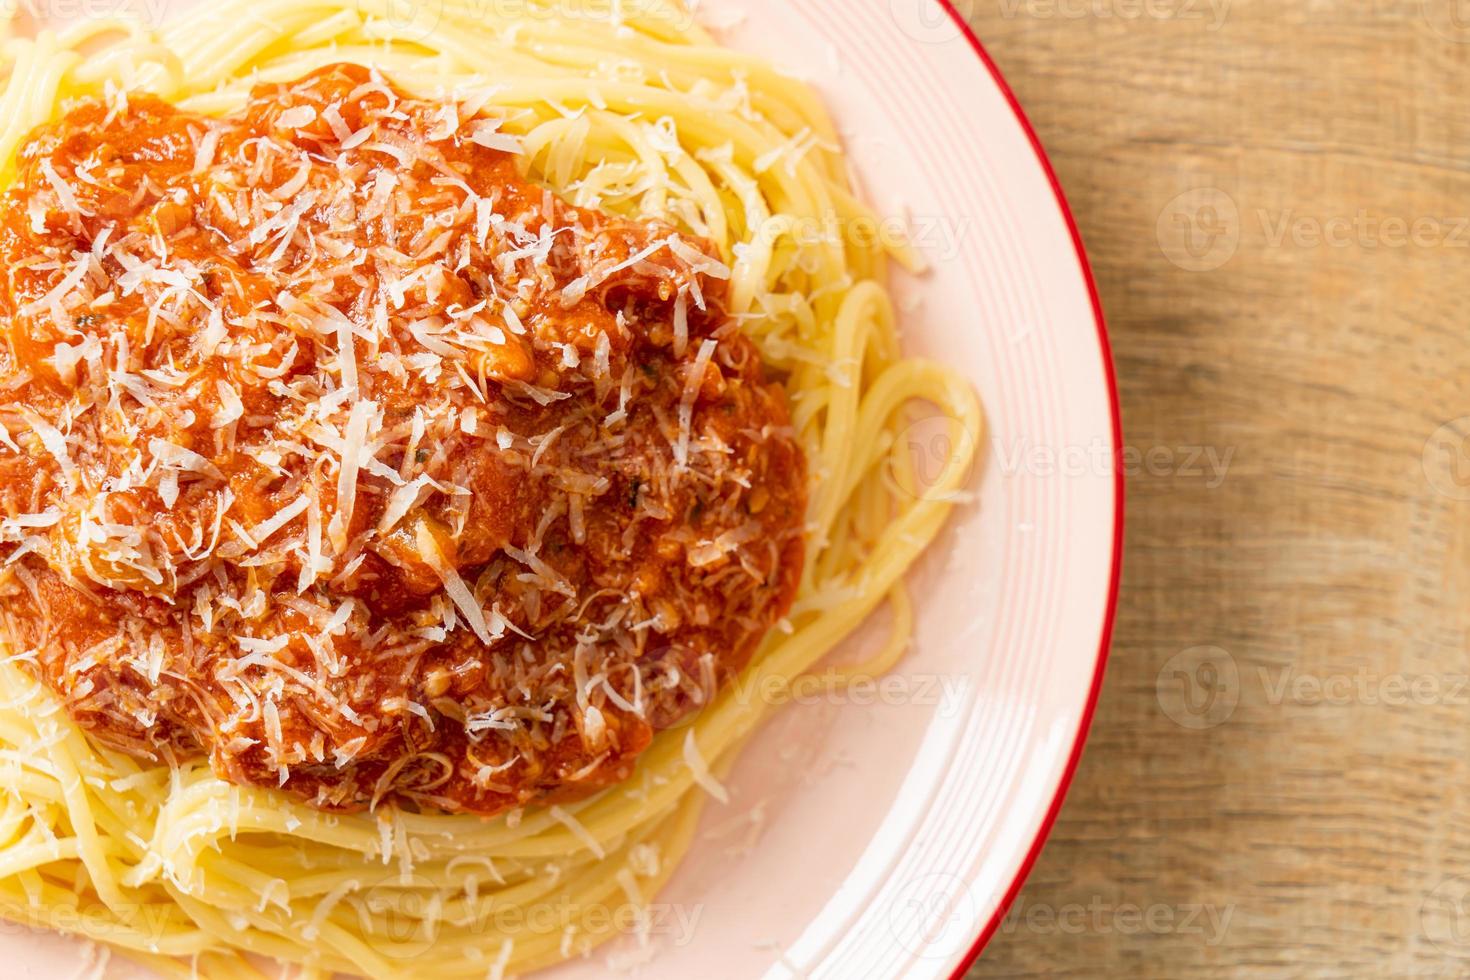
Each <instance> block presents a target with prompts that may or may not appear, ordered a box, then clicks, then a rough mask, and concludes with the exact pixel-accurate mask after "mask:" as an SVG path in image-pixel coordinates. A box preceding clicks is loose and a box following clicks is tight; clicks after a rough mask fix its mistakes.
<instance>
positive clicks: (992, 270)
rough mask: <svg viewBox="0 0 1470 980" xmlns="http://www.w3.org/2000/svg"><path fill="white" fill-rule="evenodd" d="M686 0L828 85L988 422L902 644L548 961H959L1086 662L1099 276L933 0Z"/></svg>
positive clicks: (981, 919) (1013, 110) (982, 72)
mask: <svg viewBox="0 0 1470 980" xmlns="http://www.w3.org/2000/svg"><path fill="white" fill-rule="evenodd" d="M405 2H410V0H405ZM483 2H494V0H483ZM97 5H101V6H105V7H107V10H106V11H105V12H106V13H116V12H118V11H124V12H132V13H134V14H141V15H142V16H144V17H145V18H149V19H153V20H154V22H157V18H159V17H162V16H167V15H168V13H169V12H170V11H171V10H173V9H178V8H181V7H182V6H183V5H184V3H183V0H95V2H92V0H88V2H78V3H77V4H75V10H72V5H70V4H66V3H57V4H50V5H43V6H48V7H54V8H55V11H54V12H56V13H58V14H60V15H62V16H65V15H67V14H81V13H88V12H90V13H94V14H95V13H96V11H95V10H92V9H91V8H92V7H94V6H97ZM698 8H699V9H698V10H697V16H698V17H699V19H701V20H702V21H703V22H704V23H706V24H707V25H708V26H710V27H711V29H712V30H714V32H715V33H716V34H717V35H718V36H719V37H720V39H721V40H722V41H723V42H724V43H726V44H728V45H730V46H732V47H736V48H741V49H746V50H751V51H755V52H758V53H760V54H762V55H764V56H766V57H767V58H769V59H770V60H772V61H773V62H775V63H776V64H777V65H778V66H780V67H782V68H784V69H785V70H787V71H789V72H790V73H792V74H794V75H797V76H799V77H801V78H803V79H805V80H807V81H809V82H811V83H812V84H813V85H815V86H816V87H817V88H818V89H819V90H820V91H821V93H822V94H823V96H824V97H825V98H826V99H827V101H828V104H829V106H830V108H831V109H832V111H833V113H834V116H835V117H836V120H837V122H838V126H839V129H840V131H841V132H842V134H843V137H844V140H845V141H846V144H847V150H848V154H849V156H850V157H851V159H852V161H853V164H854V166H855V168H856V171H857V178H858V180H859V182H860V184H861V186H862V187H863V189H864V191H865V193H866V196H867V197H868V198H869V199H870V200H871V201H872V202H873V203H874V204H875V205H876V207H877V209H878V210H879V212H880V213H883V214H888V215H903V216H906V217H907V219H908V222H909V226H910V228H911V229H912V231H913V234H914V236H915V238H916V239H917V242H918V244H919V245H920V247H921V249H922V250H923V251H924V252H925V254H926V255H927V256H928V258H929V261H930V264H931V266H932V267H931V269H930V270H929V271H928V272H927V273H926V274H924V275H923V276H918V277H916V276H910V275H907V274H899V276H898V277H897V281H896V282H895V284H894V287H895V293H896V295H897V297H898V300H899V304H900V309H901V310H902V320H903V328H904V338H905V345H906V348H907V350H908V351H909V352H910V353H914V354H922V355H927V356H933V357H938V358H942V359H943V360H945V361H946V362H947V363H949V364H951V365H952V366H954V367H956V368H958V369H960V370H961V371H963V372H964V373H965V374H966V375H967V376H968V377H969V378H971V379H972V381H973V382H974V384H975V387H976V389H977V390H978V391H979V392H980V395H981V397H982V399H983V401H984V404H985V407H986V412H987V415H988V418H989V425H990V431H989V432H988V433H987V434H986V435H985V437H984V441H983V445H982V446H981V451H982V452H981V462H980V464H979V465H978V466H977V472H976V473H975V474H974V477H973V489H974V492H973V494H972V495H971V496H970V497H969V498H967V500H966V502H965V503H964V504H963V505H962V506H961V507H960V509H959V510H958V511H957V512H956V514H955V517H954V519H953V520H952V522H951V524H950V525H949V526H948V527H947V529H946V531H945V532H944V534H943V536H942V537H941V538H940V540H939V541H938V542H937V544H936V546H935V547H934V549H933V550H932V551H931V552H930V553H929V555H928V556H927V557H926V558H925V559H924V561H923V562H922V563H921V565H920V567H919V568H918V569H917V570H916V571H915V573H914V575H913V577H912V579H911V584H912V592H913V595H914V597H915V615H916V624H917V625H916V635H915V641H914V646H913V649H912V651H911V653H910V655H909V656H908V657H907V659H906V660H905V661H904V662H903V663H902V664H901V665H900V667H899V668H898V670H897V671H896V672H895V673H894V674H893V675H892V676H891V677H889V678H886V679H883V680H881V681H875V682H874V683H872V684H863V685H860V686H858V687H857V688H855V689H853V690H852V691H850V692H849V693H847V694H845V695H838V696H827V695H820V694H816V693H815V692H809V694H808V696H802V697H798V698H797V700H799V701H801V702H802V703H800V704H796V705H791V706H789V707H787V708H785V709H784V710H782V711H781V712H779V713H778V714H777V715H776V716H775V717H774V719H773V720H772V721H771V722H770V723H769V724H768V725H767V726H765V728H763V729H762V730H761V731H760V732H759V733H758V734H757V736H756V737H755V738H754V739H753V741H752V742H751V744H750V745H749V746H748V748H747V749H746V751H745V752H744V754H743V755H742V756H741V758H740V761H739V763H738V764H737V766H736V769H735V771H734V772H733V774H732V776H731V779H730V780H729V785H730V788H731V791H732V794H733V799H732V802H731V804H730V805H729V806H726V807H720V806H715V805H712V806H711V807H710V808H708V810H707V812H706V816H705V819H704V822H703V826H702V828H701V834H702V836H703V840H702V842H701V844H700V845H698V846H697V847H696V848H695V850H694V852H693V853H692V854H691V855H690V857H689V859H688V860H687V861H686V863H685V864H684V865H683V867H681V869H680V871H679V872H678V874H677V875H676V876H675V878H674V879H673V881H672V882H671V883H670V886H669V887H668V888H667V890H666V891H665V893H664V894H663V895H661V896H660V897H659V899H658V905H657V907H656V909H655V929H654V932H655V942H654V949H655V955H654V957H653V958H652V959H651V960H649V961H648V962H644V963H637V960H638V959H639V958H640V957H638V956H636V955H634V954H635V953H636V951H634V950H631V949H629V948H626V947H621V946H616V945H615V946H614V947H613V948H611V949H606V950H603V951H599V952H598V953H597V954H595V955H594V957H593V958H591V959H590V960H587V961H579V962H576V963H572V964H568V965H566V966H563V967H559V968H557V969H555V970H552V971H549V973H547V974H545V975H546V976H550V977H556V978H558V980H581V978H592V977H600V976H604V975H606V973H607V968H608V961H609V957H611V958H612V959H613V960H614V961H616V962H617V963H618V964H627V967H628V969H629V970H631V971H632V972H633V973H634V974H635V975H638V976H644V977H653V978H662V977H682V976H690V975H693V976H699V975H704V974H705V973H706V972H707V971H708V970H709V967H710V964H712V963H718V964H719V973H720V975H722V976H727V977H767V978H771V980H778V978H784V977H812V978H821V977H833V978H843V980H848V978H862V977H897V976H904V977H909V978H927V977H949V976H954V975H957V974H959V973H962V972H963V971H964V969H965V968H966V967H967V966H968V964H969V963H970V962H971V961H972V960H973V959H974V958H975V956H976V955H978V953H979V951H980V949H981V947H982V946H983V945H984V943H985V941H986V940H987V939H988V938H989V937H990V935H991V934H993V932H994V931H995V929H996V928H997V927H998V926H999V924H1000V922H1001V918H1002V916H1003V913H1004V909H1005V908H1006V906H1007V905H1008V904H1009V902H1010V900H1011V899H1012V898H1013V897H1014V896H1015V893H1016V892H1017V890H1018V889H1019V888H1020V885H1021V882H1022V881H1023V880H1024V878H1025V875H1026V872H1027V871H1028V870H1029V869H1030V866H1031V864H1032V862H1033V861H1034V860H1035V858H1036V856H1037V854H1038V852H1039V851H1040V848H1041V845H1042V842H1043V840H1044V838H1045V836H1046V833H1047V831H1048V829H1049V828H1050V826H1051V823H1052V821H1053V819H1054V818H1055V816H1056V813H1057V810H1058V809H1059V807H1060V805H1061V799H1062V795H1063V793H1064V792H1065V789H1066V786H1067V783H1068V781H1069V779H1070V778H1071V775H1072V772H1073V770H1074V769H1075V767H1076V765H1077V762H1078V757H1079V755H1080V753H1081V750H1082V743H1083V739H1084V737H1085V734H1086V731H1087V726H1088V722H1089V721H1090V718H1091V715H1092V709H1093V706H1094V703H1095V701H1096V698H1097V692H1098V689H1099V686H1100V684H1101V679H1102V672H1103V663H1104V660H1105V658H1106V651H1107V647H1108V640H1109V633H1110V629H1111V625H1112V613H1113V607H1114V601H1115V598H1116V592H1117V585H1118V571H1119V562H1120V552H1121V534H1122V485H1121V473H1120V472H1119V468H1118V467H1117V466H1115V464H1114V461H1115V460H1116V459H1117V458H1118V451H1119V447H1120V446H1121V433H1120V427H1119V416H1118V409H1117V398H1116V390H1115V387H1114V383H1113V375H1112V367H1111V362H1110V356H1109V351H1108V344H1107V337H1106V333H1105V330H1104V327H1103V320H1102V314H1101V310H1100V307H1099V305H1098V301H1097V296H1096V290H1095V288H1094V287H1093V284H1092V279H1091V275H1090V272H1089V270H1088V267H1087V261H1086V257H1085V254H1084V252H1083V249H1082V244H1081V241H1080V239H1079V237H1078V235H1077V231H1076V227H1075V225H1074V224H1073V222H1072V219H1071V216H1070V214H1069V212H1068V210H1067V206H1066V202H1065V200H1064V198H1063V196H1062V192H1061V189H1060V188H1059V186H1058V185H1057V182H1056V178H1055V176H1054V174H1053V173H1052V170H1051V168H1050V166H1049V164H1048V163H1047V161H1046V157H1045V154H1044V153H1043V151H1042V149H1041V146H1040V144H1039V143H1038V142H1037V140H1036V137H1035V135H1034V134H1033V133H1032V131H1031V129H1030V127H1029V125H1028V124H1027V122H1026V120H1025V117H1024V115H1023V114H1022V112H1021V109H1020V107H1019V106H1018V105H1017V103H1016V100H1015V98H1014V97H1013V96H1012V94H1011V92H1010V90H1009V88H1007V86H1006V84H1005V82H1004V80H1003V79H1002V78H1001V76H1000V73H999V72H998V71H997V70H996V68H995V66H994V64H993V63H992V62H991V61H990V59H989V58H988V56H987V55H986V54H985V52H984V50H983V48H982V47H981V46H980V44H979V42H978V41H977V40H976V39H975V38H974V36H973V35H972V34H971V33H970V32H969V30H968V28H967V27H965V25H964V21H963V19H962V18H961V17H960V16H959V15H958V14H957V12H956V11H955V10H954V9H953V7H951V6H950V5H949V4H948V3H947V2H941V0H843V2H842V3H841V4H840V6H839V5H836V4H834V3H833V2H832V0H703V2H702V3H700V4H699V5H698ZM838 10H840V15H838V14H836V13H835V11H838ZM905 437H906V438H907V439H908V441H909V446H910V450H911V452H913V453H914V454H915V460H916V462H917V463H918V464H919V472H920V473H922V472H923V471H924V468H925V465H926V464H928V465H932V464H933V463H935V462H936V461H938V460H939V459H941V458H942V455H943V454H944V453H945V452H946V451H948V448H949V447H950V446H951V445H952V440H953V439H954V438H956V437H963V434H957V433H954V432H951V431H950V430H949V429H948V428H947V427H946V426H944V425H942V424H940V423H937V422H932V421H931V422H925V421H919V422H917V423H916V424H915V425H914V426H913V427H912V428H911V429H909V430H908V431H907V432H906V434H905ZM912 489H913V491H914V492H919V493H922V492H924V490H923V487H922V484H920V485H916V486H915V487H913V488H912ZM881 626H882V624H881V623H875V624H873V627H872V630H870V632H873V631H878V630H881ZM866 639H868V638H866V637H862V636H860V637H858V638H856V639H855V640H854V641H853V642H852V643H851V644H849V648H848V649H847V650H845V651H840V652H839V656H841V657H844V658H848V657H850V656H851V655H852V654H853V653H854V651H855V648H857V647H860V646H861V645H862V644H863V643H864V642H865V640H866ZM0 956H3V957H4V959H5V961H6V962H7V963H9V964H11V966H10V968H8V970H7V975H9V976H15V977H21V976H27V975H29V976H35V977H65V976H85V975H93V976H108V977H112V976H117V977H130V976H147V975H148V974H147V973H146V972H145V971H141V970H135V969H134V968H132V967H129V966H126V965H120V964H119V963H117V961H116V960H114V961H113V962H112V963H111V964H107V965H104V964H103V963H102V962H101V961H100V956H99V953H98V951H97V950H96V949H95V948H93V947H91V945H90V944H87V943H81V942H78V941H77V940H74V939H66V938H63V937H60V936H55V935H42V934H38V933H34V932H31V931H29V930H26V929H23V928H21V927H17V926H4V927H3V932H0Z"/></svg>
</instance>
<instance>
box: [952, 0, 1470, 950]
mask: <svg viewBox="0 0 1470 980" xmlns="http://www.w3.org/2000/svg"><path fill="white" fill-rule="evenodd" d="M1219 7H1220V3H1218V2H1217V4H1216V10H1215V11H1212V10H1211V8H1210V6H1209V5H1208V4H1206V3H1203V2H1194V3H1192V2H1190V0H1154V2H1151V3H1149V2H1144V0H1034V2H1028V0H973V2H971V3H970V4H968V8H969V10H968V12H969V15H970V19H971V21H972V23H973V26H974V27H975V29H976V31H977V33H978V34H979V36H980V37H981V38H982V39H983V40H984V42H985V43H986V45H987V47H988V48H989V50H990V52H991V54H992V55H993V56H994V58H995V60H996V61H997V62H998V64H999V65H1000V67H1001V69H1002V70H1003V71H1004V73H1005V74H1006V76H1007V78H1008V79H1009V80H1010V82H1011V84H1012V85H1013V86H1014V88H1015V90H1016V93H1017V95H1018V96H1019V98H1020V100H1021V102H1022V104H1023V105H1024V106H1025V107H1026V110H1027V112H1028V113H1029V114H1030V116H1031V119H1032V120H1033V122H1034V124H1035V126H1036V129H1037V130H1038V132H1039V134H1040V136H1041V138H1042V141H1043V142H1044V143H1045V145H1046V146H1047V148H1048V150H1049V152H1050V154H1051V156H1052V160H1053V161H1054V163H1055V165H1056V168H1057V170H1058V173H1059V175H1060V178H1061V181H1062V184H1063V186H1064V187H1065V188H1066V190H1067V193H1068V195H1069V198H1070V200H1071V203H1072V206H1073V208H1074V210H1075V212H1076V216H1077V220H1078V223H1079V225H1080V227H1081V230H1082V234H1083V237H1084V238H1085V240H1086V242H1087V246H1088V250H1089V253H1090V255H1091V257H1092V261H1093V263H1094V268H1095V271H1096V273H1097V278H1098V281H1099V286H1100V289H1101V293H1102V299H1103V304H1104V307H1105V309H1106V311H1107V315H1108V320H1109V324H1110V327H1111V334H1112V340H1113V344H1114V348H1115V353H1116V357H1117V366H1118V375H1119V381H1120V385H1121V390H1122V401H1123V414H1124V428H1125V434H1126V441H1127V443H1128V444H1129V445H1130V446H1132V447H1135V448H1136V449H1137V450H1139V451H1140V453H1143V454H1145V455H1144V458H1145V459H1147V458H1148V457H1147V455H1146V454H1147V451H1148V450H1150V449H1153V450H1156V452H1155V455H1154V457H1153V459H1154V461H1155V463H1156V464H1157V465H1154V466H1152V467H1149V466H1139V467H1137V469H1136V472H1134V473H1131V474H1130V477H1129V486H1128V494H1129V522H1130V523H1129V528H1128V534H1127V556H1126V561H1125V574H1124V586H1123V595H1122V604H1121V608H1120V611H1119V620H1118V630H1117V636H1116V642H1115V644H1114V650H1113V655H1112V661H1111V665H1110V668H1109V674H1108V677H1107V682H1106V686H1105V688H1104V691H1103V695H1102V701H1101V704H1100V705H1099V710H1098V715H1097V721H1096V724H1095V726H1094V728H1093V732H1092V736H1091V741H1090V743H1089V746H1088V749H1087V753H1086V756H1085V758H1084V760H1083V763H1082V768H1081V770H1080V772H1079V773H1078V776H1077V779H1076V782H1075V783H1074V785H1073V787H1072V790H1071V793H1070V796H1069V798H1068V800H1067V804H1066V806H1065V808H1064V810H1063V811H1062V814H1061V817H1060V819H1059V821H1058V823H1057V825H1056V829H1055V831H1054V832H1053V834H1052V837H1051V840H1050V843H1049V844H1048V845H1047V847H1046V850H1045V852H1044V853H1043V855H1042V857H1041V859H1040V861H1039V863H1038V864H1037V866H1036V869H1035V871H1034V873H1033V874H1032V876H1031V879H1030V881H1029V883H1028V885H1027V886H1026V888H1025V889H1024V891H1023V892H1022V895H1021V898H1020V900H1019V901H1018V903H1017V905H1016V906H1015V907H1014V908H1013V909H1012V913H1011V915H1010V917H1009V918H1008V919H1007V920H1006V922H1005V923H1004V924H1003V926H1002V929H1001V931H1000V933H999V934H998V935H997V936H996V938H995V940H994V941H993V942H992V944H991V945H990V947H989V949H987V950H986V952H985V953H984V955H983V956H982V958H981V960H980V961H979V963H978V964H977V965H976V967H975V968H974V970H973V972H972V974H971V975H972V976H973V977H1022V976H1027V977H1029V976H1086V977H1094V976H1136V977H1226V976H1228V977H1236V976H1326V977H1339V976H1341V977H1347V976H1373V977H1391V976H1394V977H1396V976H1411V975H1417V976H1462V975H1470V902H1465V901H1464V899H1465V897H1466V895H1467V894H1470V877H1466V876H1470V799H1467V796H1470V680H1467V676H1470V482H1467V481H1470V455H1467V452H1466V451H1467V448H1470V447H1467V446H1466V444H1465V436H1466V435H1467V434H1470V418H1467V417H1470V386H1467V385H1466V379H1467V377H1470V333H1467V329H1466V320H1467V302H1466V296H1467V288H1466V283H1467V280H1470V100H1467V94H1470V4H1462V5H1461V6H1460V8H1459V9H1458V11H1457V9H1456V0H1443V2H1440V0H1427V2H1424V3H1421V2H1420V0H1256V2H1252V0H1235V2H1233V3H1230V4H1229V5H1228V7H1227V8H1225V9H1224V10H1223V11H1219ZM1140 11H1142V12H1141V13H1140ZM1216 12H1219V13H1220V14H1221V15H1220V16H1216ZM1457 13H1458V15H1459V17H1458V19H1457V16H1456V15H1457ZM1188 192H1192V193H1188ZM1180 195H1187V196H1185V197H1183V198H1181V197H1180ZM1400 226H1402V227H1403V231H1402V232H1401V231H1400ZM1314 229H1315V232H1314ZM1187 236H1193V237H1192V238H1191V237H1187ZM1212 265H1216V266H1218V267H1215V268H1207V267H1208V266H1212ZM1447 424H1448V425H1449V428H1447V429H1443V430H1442V429H1441V427H1443V426H1446V425H1447ZM1437 432H1438V435H1436V433H1437ZM1196 447H1197V448H1200V449H1212V450H1213V451H1214V452H1215V453H1216V458H1217V459H1219V460H1224V459H1226V458H1228V459H1229V466H1228V469H1224V472H1223V474H1220V473H1212V472H1211V470H1210V468H1209V467H1208V466H1202V467H1201V466H1196V467H1187V466H1185V465H1184V462H1185V460H1186V457H1187V452H1184V451H1185V450H1189V449H1192V448H1196ZM1165 450H1168V451H1169V453H1165V452H1164V451H1165ZM1168 460H1173V462H1172V463H1170V462H1168ZM1217 469H1219V468H1217ZM1200 470H1202V471H1203V472H1198V471H1200ZM1217 477H1218V478H1217ZM1211 695H1213V697H1214V701H1213V702H1211V701H1210V700H1209V698H1210V696H1211Z"/></svg>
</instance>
